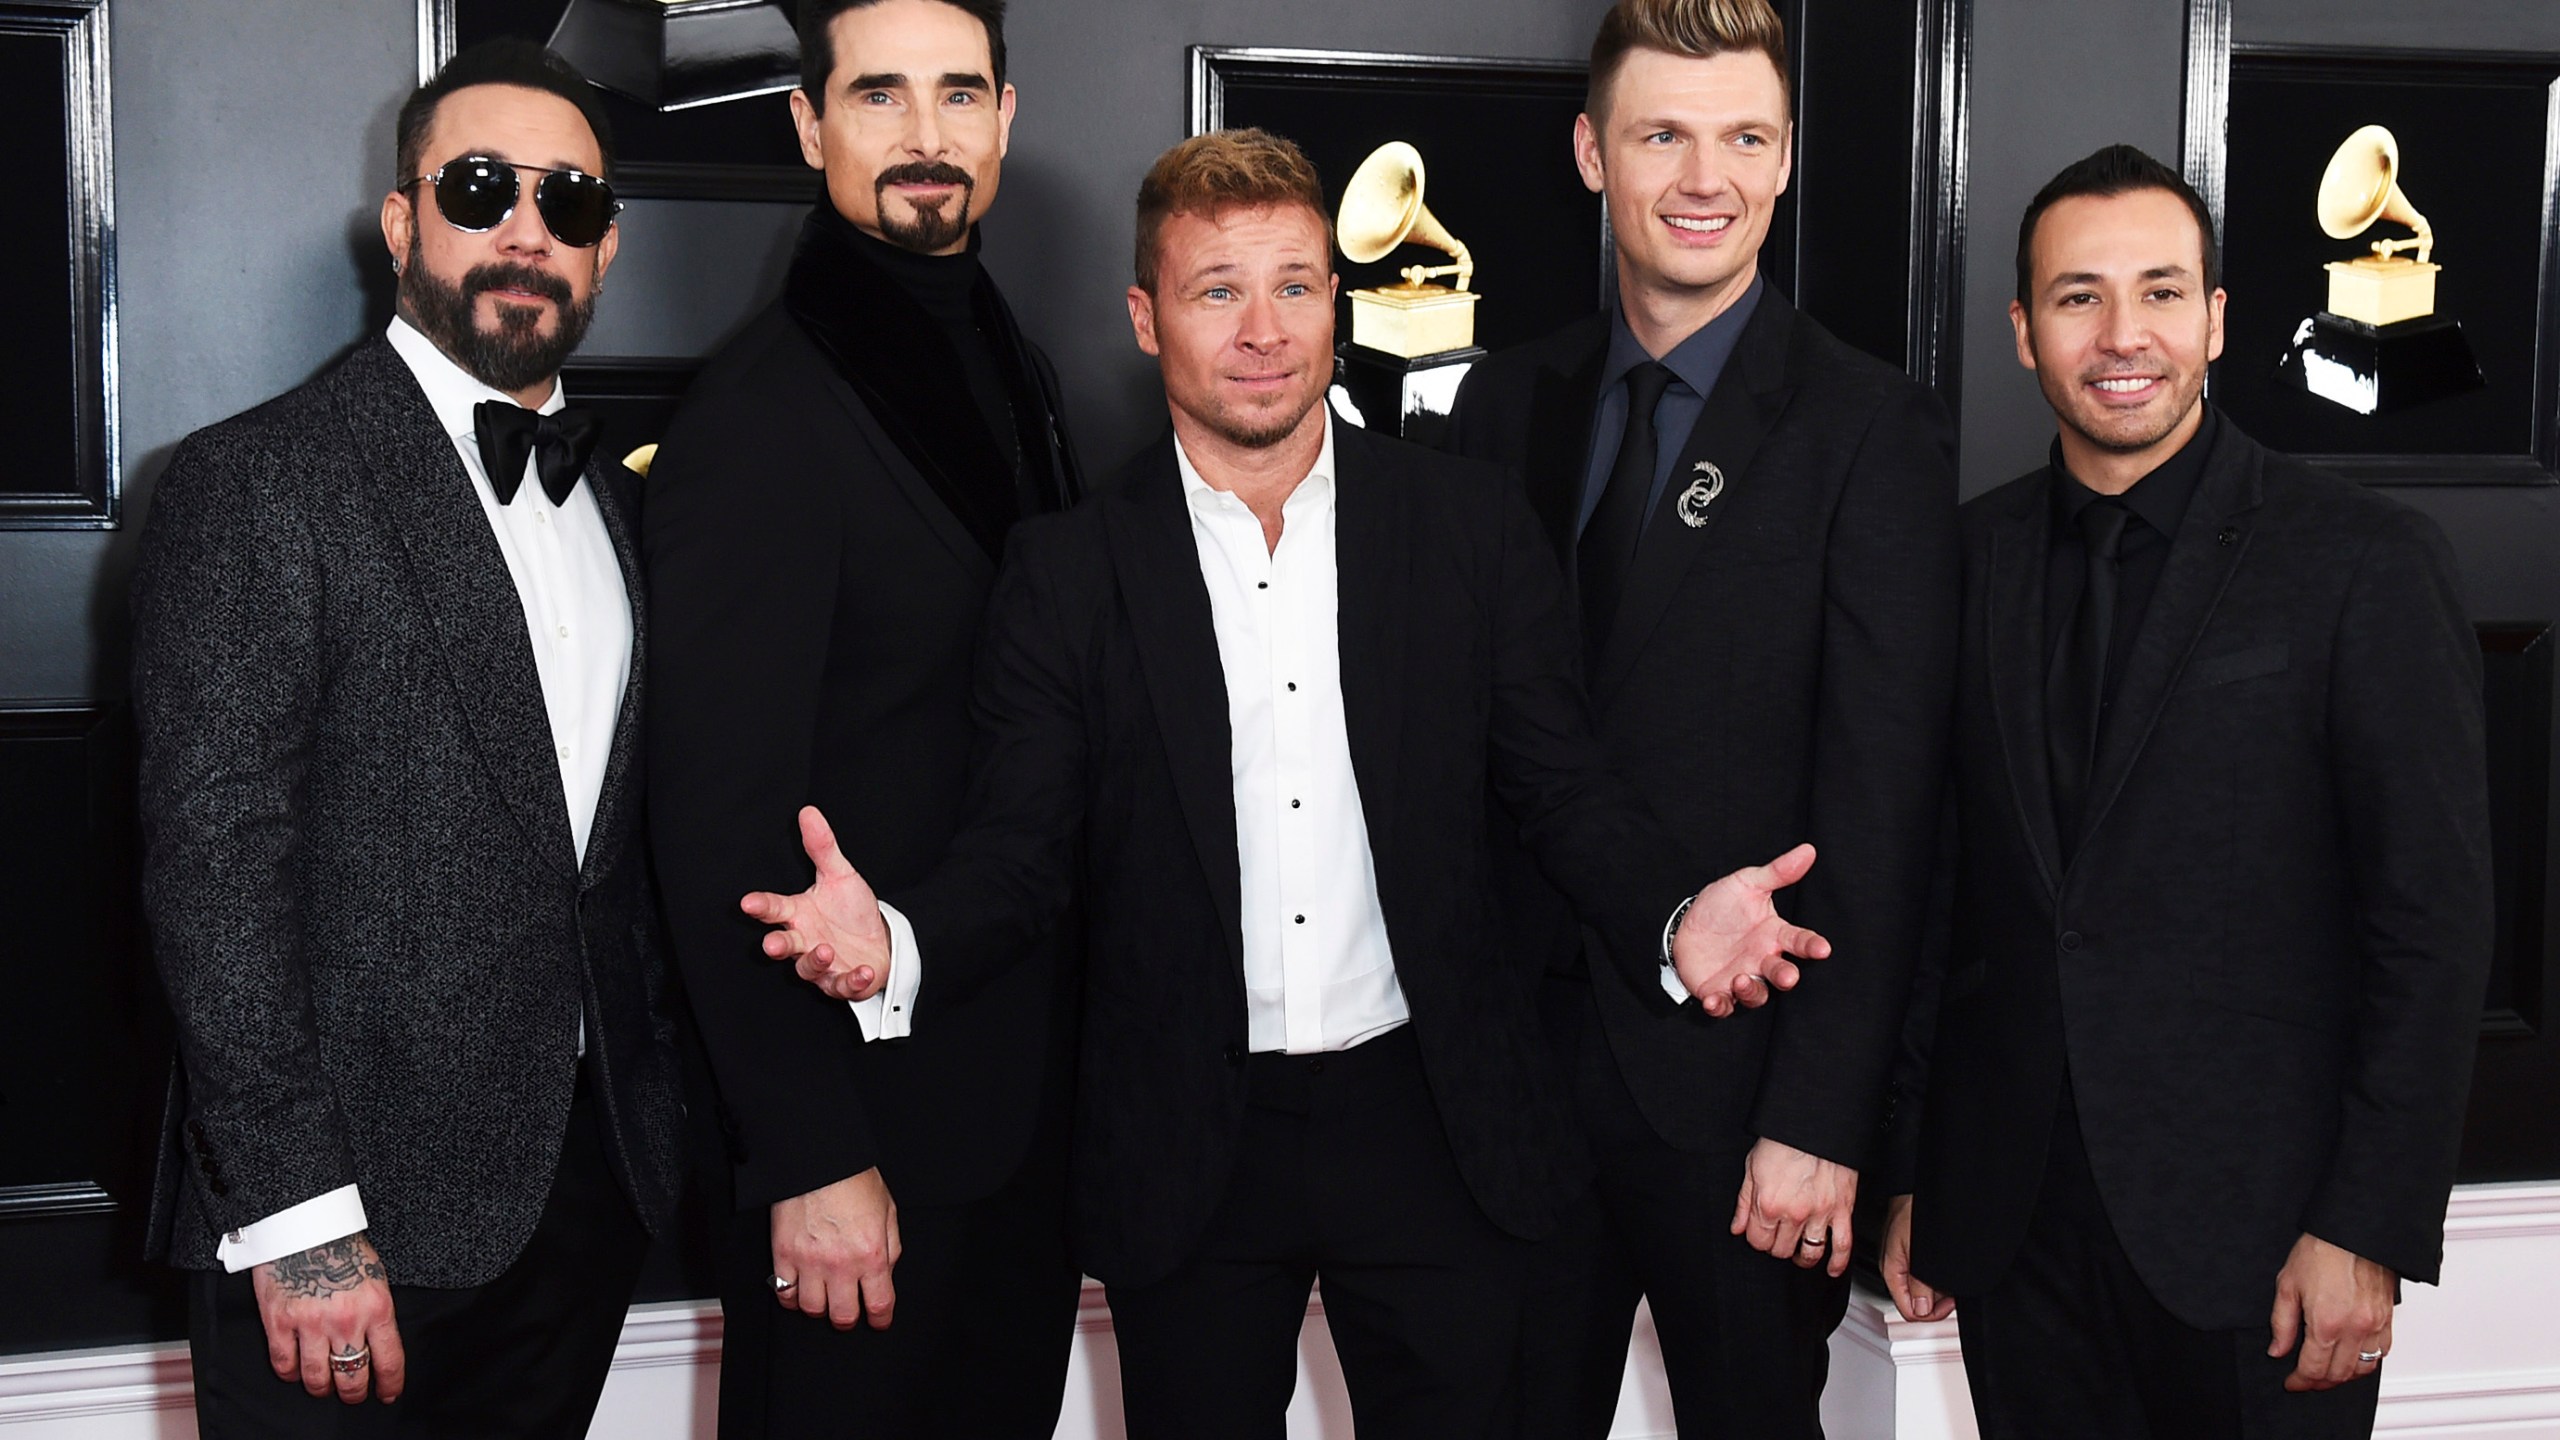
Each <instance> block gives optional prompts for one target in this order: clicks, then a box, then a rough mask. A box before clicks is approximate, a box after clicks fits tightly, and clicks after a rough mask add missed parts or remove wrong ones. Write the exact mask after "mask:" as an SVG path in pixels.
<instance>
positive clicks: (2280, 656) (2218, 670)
mask: <svg viewBox="0 0 2560 1440" xmlns="http://www.w3.org/2000/svg"><path fill="white" fill-rule="evenodd" d="M2290 663H2291V661H2290V660H2289V658H2288V657H2287V655H2286V652H2285V644H2284V642H2283V641H2281V640H2279V641H2277V642H2276V643H2275V644H2273V645H2255V646H2251V647H2250V648H2249V649H2246V650H2231V651H2226V652H2224V653H2222V654H2220V655H2206V656H2201V657H2198V658H2197V659H2194V660H2191V661H2189V662H2187V673H2186V675H2185V677H2184V678H2183V679H2181V680H2180V681H2179V683H2178V693H2180V694H2182V695H2183V694H2185V693H2187V692H2188V691H2191V690H2209V689H2211V688H2213V687H2214V686H2217V685H2233V684H2237V683H2239V682H2240V681H2243V680H2255V679H2257V678H2258V677H2260V676H2262V675H2278V674H2282V673H2283V672H2284V669H2285V667H2286V666H2287V665H2288V664H2290Z"/></svg>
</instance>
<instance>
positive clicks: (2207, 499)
mask: <svg viewBox="0 0 2560 1440" xmlns="http://www.w3.org/2000/svg"><path fill="white" fill-rule="evenodd" d="M2261 461H2262V457H2261V455H2260V454H2259V452H2258V450H2257V447H2255V446H2254V445H2252V444H2250V443H2249V442H2248V440H2247V439H2246V437H2244V436H2241V435H2239V434H2238V433H2237V432H2236V431H2235V430H2234V429H2233V428H2232V427H2230V426H2228V425H2226V426H2224V427H2223V428H2222V433H2221V435H2220V437H2219V438H2218V439H2217V440H2216V441H2215V443H2214V448H2213V453H2212V454H2211V455H2210V456H2208V457H2207V458H2206V460H2205V470H2204V475H2203V477H2202V478H2201V479H2199V480H2198V481H2197V483H2196V493H2195V498H2194V499H2193V500H2191V501H2189V502H2188V504H2187V516H2186V519H2184V520H2183V521H2181V522H2179V525H2178V535H2177V539H2176V540H2174V541H2172V542H2171V544H2170V546H2169V558H2168V561H2167V563H2166V564H2165V565H2163V566H2162V567H2161V570H2160V583H2159V586H2158V588H2157V589H2155V590H2153V591H2152V592H2151V606H2150V608H2149V609H2148V610H2146V611H2144V612H2143V616H2142V626H2141V628H2140V629H2138V630H2136V631H2135V632H2134V636H2133V650H2132V652H2131V653H2129V654H2127V655H2126V656H2125V659H2124V676H2123V678H2122V679H2121V680H2119V681H2118V682H2117V685H2116V701H2115V704H2114V705H2113V706H2112V707H2111V708H2110V710H2109V713H2108V716H2107V721H2106V725H2105V728H2104V729H2103V730H2102V731H2101V732H2100V734H2099V736H2098V756H2097V762H2096V764H2094V765H2093V766H2091V767H2090V771H2089V808H2088V819H2087V821H2086V822H2085V823H2084V824H2083V825H2082V827H2081V831H2080V833H2081V834H2082V835H2083V836H2084V837H2085V836H2087V835H2090V834H2093V833H2095V832H2096V830H2097V828H2098V826H2099V825H2100V824H2102V823H2104V822H2105V820H2106V818H2107V811H2108V809H2109V808H2110V807H2111V806H2113V805H2114V803H2115V798H2116V796H2117V794H2118V793H2119V792H2121V791H2122V790H2123V789H2124V782H2125V776H2126V775H2127V774H2128V773H2129V772H2130V771H2131V770H2132V769H2133V763H2134V760H2135V759H2136V758H2137V757H2139V756H2140V755H2141V753H2142V747H2143V746H2144V745H2145V744H2146V743H2148V742H2149V741H2150V739H2151V730H2152V727H2153V726H2155V725H2157V724H2158V723H2159V721H2160V710H2161V707H2162V706H2164V705H2166V704H2167V703H2168V700H2169V695H2170V692H2171V691H2173V690H2175V689H2176V688H2177V684H2178V676H2179V674H2180V672H2182V671H2184V670H2185V669H2186V666H2187V657H2188V655H2190V654H2192V653H2193V652H2194V650H2195V647H2196V641H2197V640H2199V639H2201V638H2203V635H2204V627H2205V624H2206V622H2208V621H2210V620H2211V619H2212V618H2213V612H2214V608H2215V607H2216V606H2218V605H2220V604H2221V603H2222V592H2223V591H2224V590H2226V589H2228V588H2230V585H2231V577H2232V576H2233V575H2234V574H2235V573H2237V572H2238V570H2239V569H2240V562H2241V560H2242V559H2243V558H2244V557H2245V556H2247V555H2248V553H2249V538H2250V536H2249V531H2248V530H2247V529H2246V528H2244V527H2241V526H2238V525H2234V524H2232V523H2231V522H2232V521H2234V520H2236V519H2238V518H2239V517H2240V516H2243V515H2245V514H2247V513H2249V512H2250V511H2252V510H2255V509H2256V508H2258V501H2259V496H2260V490H2259V467H2260V464H2261ZM2083 848H2084V849H2085V848H2086V847H2085V846H2084V847H2083Z"/></svg>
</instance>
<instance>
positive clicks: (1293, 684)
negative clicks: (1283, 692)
mask: <svg viewBox="0 0 2560 1440" xmlns="http://www.w3.org/2000/svg"><path fill="white" fill-rule="evenodd" d="M1297 688H1298V682H1297V681H1295V680H1292V681H1290V682H1289V689H1290V690H1291V691H1292V692H1295V691H1296V690H1297Z"/></svg>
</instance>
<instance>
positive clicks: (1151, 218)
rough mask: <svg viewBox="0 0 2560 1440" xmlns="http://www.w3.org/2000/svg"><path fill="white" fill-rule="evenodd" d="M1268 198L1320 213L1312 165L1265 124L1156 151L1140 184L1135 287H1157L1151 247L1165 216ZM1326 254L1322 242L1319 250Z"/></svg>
mask: <svg viewBox="0 0 2560 1440" xmlns="http://www.w3.org/2000/svg"><path fill="white" fill-rule="evenodd" d="M1273 205H1304V206H1306V207H1307V208H1308V209H1310V210H1312V211H1314V212H1315V213H1316V218H1317V219H1318V220H1319V221H1321V220H1322V219H1323V218H1324V184H1323V182H1322V181H1319V180H1318V179H1317V178H1316V167H1315V166H1314V165H1313V164H1311V163H1310V162H1309V161H1308V159H1307V157H1306V152H1304V151H1302V150H1300V149H1299V148H1298V147H1297V146H1296V145H1294V144H1291V143H1290V142H1289V141H1288V140H1285V139H1283V138H1281V137H1280V136H1278V135H1274V134H1272V133H1271V132H1270V131H1268V130H1212V131H1210V132H1209V133H1208V134H1206V135H1194V136H1192V137H1191V138H1190V139H1188V140H1185V141H1183V142H1182V143H1181V144H1179V145H1176V146H1174V147H1173V148H1172V149H1170V150H1167V151H1166V152H1164V153H1163V154H1162V155H1159V156H1157V157H1156V163H1155V164H1154V165H1153V166H1151V167H1149V169H1148V170H1147V178H1146V179H1144V180H1142V181H1140V182H1139V183H1138V288H1139V289H1141V290H1144V291H1146V292H1147V293H1148V294H1150V295H1153V294H1154V293H1156V250H1157V245H1158V242H1159V240H1160V239H1161V238H1162V236H1163V234H1164V222H1166V221H1167V220H1170V219H1172V218H1173V217H1174V216H1176V215H1216V214H1218V213H1219V212H1221V211H1224V210H1235V209H1242V210H1259V209H1262V208H1264V207H1266V206H1273ZM1327 228H1328V229H1330V228H1331V227H1329V226H1328V227H1327ZM1332 254H1333V247H1332V246H1331V245H1330V244H1327V245H1326V247H1325V255H1326V256H1327V257H1328V259H1329V258H1330V257H1331V256H1332Z"/></svg>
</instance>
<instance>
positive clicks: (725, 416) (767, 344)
mask: <svg viewBox="0 0 2560 1440" xmlns="http://www.w3.org/2000/svg"><path fill="white" fill-rule="evenodd" d="M800 26H801V30H800V34H801V71H802V73H801V81H802V83H801V88H800V90H799V91H798V92H797V93H795V94H794V95H793V96H792V97H791V105H792V112H793V115H794V117H795V119H796V121H797V123H798V127H799V136H800V145H801V154H802V155H803V157H804V158H805V159H806V160H807V162H808V163H809V165H810V166H811V167H812V168H813V169H816V170H818V171H820V172H822V173H823V175H824V177H825V198H824V200H823V201H821V203H819V204H818V205H817V206H815V207H814V208H813V209H812V211H811V213H810V215H809V217H808V220H807V222H806V223H805V225H804V226H803V228H802V231H801V235H800V240H799V246H798V250H797V253H796V254H795V255H794V257H793V259H792V263H791V269H790V273H789V277H788V278H787V280H786V281H785V282H784V285H783V292H782V295H781V297H780V298H779V299H778V300H777V301H776V302H775V304H774V305H773V306H772V308H771V309H769V310H767V311H766V312H765V313H764V314H762V315H761V316H758V317H757V318H755V319H754V320H752V321H750V322H749V323H748V325H747V327H746V329H745V330H744V331H743V332H742V333H741V334H740V335H739V336H738V338H737V339H736V340H735V341H734V342H732V343H731V344H730V345H729V346H728V347H727V348H726V349H724V350H723V351H722V352H721V353H720V354H718V355H717V356H715V357H713V359H712V360H711V362H710V364H709V365H708V366H706V367H705V369H704V371H703V373H702V375H701V378H699V379H698V380H697V381H695V382H694V385H693V387H692V390H691V392H690V393H689V395H688V396H687V398H686V401H685V405H684V408H683V410H682V411H681V412H680V413H679V414H678V415H677V417H676V420H675V423H674V425H673V426H672V427H670V429H669V430H668V433H667V435H666V439H665V443H664V444H663V445H662V446H661V447H660V449H659V452H658V456H657V460H656V463H655V464H654V465H653V466H652V467H651V469H650V472H649V499H648V505H647V543H646V546H645V547H644V548H645V549H646V551H647V555H648V573H649V588H650V595H651V598H652V600H653V601H654V603H655V606H656V610H655V614H656V615H658V616H659V617H661V620H662V623H661V625H660V626H659V629H658V632H657V634H656V635H655V636H654V637H653V638H654V642H655V645H654V648H653V650H652V652H651V662H650V663H651V666H652V670H651V674H650V704H649V725H648V728H649V817H650V838H651V842H652V847H653V852H654V854H655V857H656V864H657V874H658V877H659V879H660V881H661V883H663V884H664V886H665V887H666V895H667V911H666V913H667V924H668V930H669V933H670V935H671V937H672V939H673V940H674V942H675V953H676V961H677V963H678V964H679V965H680V966H681V967H683V971H684V977H685V988H686V993H687V995H688V997H689V998H690V1000H691V1002H692V1006H693V1010H694V1013H695V1014H696V1016H697V1017H698V1018H699V1020H700V1024H701V1032H702V1037H703V1041H704V1044H705V1049H706V1050H707V1052H708V1055H709V1059H710V1062H711V1067H712V1070H713V1073H714V1075H715V1077H716V1078H717V1080H718V1082H719V1091H720V1099H721V1106H720V1118H721V1121H722V1124H723V1128H724V1129H725V1131H726V1132H727V1140H728V1143H729V1146H730V1156H731V1165H730V1167H729V1173H730V1178H731V1179H732V1181H733V1183H734V1186H735V1201H736V1205H737V1217H736V1220H735V1222H734V1226H733V1231H732V1234H731V1236H730V1239H729V1244H728V1247H727V1259H726V1268H725V1276H724V1280H723V1287H722V1303H723V1309H724V1310H725V1312H726V1316H727V1330H726V1334H725V1338H724V1340H723V1344H722V1352H721V1377H720V1378H721V1394H720V1433H721V1434H722V1435H724V1436H730V1437H739V1436H781V1435H793V1436H800V1435H806V1436H813V1437H817V1436H823V1437H840V1436H845V1435H858V1436H863V1437H883V1436H950V1437H955V1440H1010V1437H1024V1440H1033V1437H1037V1440H1046V1437H1047V1436H1048V1435H1049V1434H1050V1433H1051V1432H1052V1430H1053V1429H1055V1427H1056V1424H1057V1417H1058V1407H1059V1403H1060V1401H1061V1398H1062V1397H1063V1394H1064V1390H1065V1383H1066V1368H1067V1357H1068V1351H1069V1348H1070V1346H1071V1344H1072V1342H1073V1339H1074V1334H1075V1311H1076V1301H1077V1295H1078V1291H1079V1277H1078V1275H1077V1271H1076V1268H1075V1266H1074V1264H1073V1263H1071V1262H1070V1261H1069V1259H1068V1257H1067V1249H1066V1237H1065V1219H1064V1215H1065V1198H1064V1194H1065V1183H1066V1181H1065V1130H1066V1101H1067V1086H1068V1075H1067V1067H1068V1061H1069V1057H1070V1055H1071V1053H1072V1052H1071V1049H1070V1040H1071V1036H1072V1026H1073V1024H1074V1014H1073V1006H1072V1004H1071V1003H1068V1002H1067V1001H1065V1000H1064V999H1062V998H1061V996H1060V994H1059V990H1060V985H1059V978H1058V977H1059V973H1060V970H1061V968H1062V957H1061V955H1060V951H1059V942H1058V941H1057V940H1056V938H1055V937H1053V936H1043V937H1039V938H1037V939H1035V940H1033V941H1032V942H1031V943H1028V944H1026V945H1024V946H1023V947H1021V949H1020V950H1019V951H1018V952H1017V953H1016V954H1014V955H1013V956H1012V957H1011V959H1012V961H1013V963H1012V964H1011V965H1010V966H1009V967H1007V968H1006V970H1005V972H1004V974H1003V975H1002V976H1000V977H999V978H998V979H996V980H995V981H994V982H993V983H991V984H989V985H988V986H987V987H985V989H984V990H983V991H982V992H980V993H977V994H974V995H972V996H969V997H967V998H955V997H954V996H953V995H952V994H951V992H950V991H949V990H948V988H947V987H946V989H945V990H944V991H943V992H942V994H941V996H940V997H939V998H937V997H936V995H934V994H931V993H927V994H924V995H922V996H921V997H919V996H917V995H916V994H915V993H914V986H913V985H912V984H911V983H910V984H907V985H905V987H904V988H903V989H901V988H899V986H898V984H897V983H896V981H897V980H898V979H899V978H900V977H893V984H892V990H893V993H892V995H891V996H890V997H888V998H887V999H885V1000H874V1001H871V1002H868V1003H866V1004H865V1005H864V1006H861V1007H857V1008H856V1010H855V1011H853V1012H849V1011H848V1009H847V1007H846V1006H844V1005H843V1004H840V1003H835V1002H831V1001H828V1000H827V999H826V998H825V997H823V996H821V995H819V994H818V993H817V992H816V991H815V990H813V989H811V988H810V987H808V986H805V985H802V984H801V983H800V982H799V981H798V980H796V979H795V978H793V976H792V974H791V971H790V968H789V967H788V966H783V965H777V964H775V963H774V962H772V961H770V960H767V959H766V958H765V957H764V956H763V954H762V953H761V952H760V950H759V948H758V930H757V928H756V927H755V926H754V925H753V924H751V923H749V922H748V921H747V919H746V917H745V916H744V915H742V914H740V913H739V910H738V900H739V897H740V896H742V895H744V894H746V893H747V892H749V891H751V890H797V889H799V888H800V887H801V886H803V885H805V884H807V883H808V881H809V877H810V873H811V872H810V869H809V862H808V861H807V860H806V859H805V858H804V857H803V856H802V854H801V850H800V835H799V830H798V827H797V825H796V823H795V821H794V816H795V814H796V813H797V812H798V810H799V809H800V807H801V806H803V805H807V804H811V803H815V804H818V805H822V806H824V807H825V809H826V812H827V813H828V814H829V815H832V816H836V817H838V821H839V824H840V825H841V826H842V830H841V832H840V834H841V838H842V841H843V845H844V851H845V853H846V854H848V855H850V856H852V857H854V859H855V860H856V861H857V862H858V863H860V864H861V865H862V866H863V867H864V869H865V871H866V873H873V874H877V875H881V876H884V877H885V876H894V877H898V878H899V879H900V880H905V879H910V878H914V877H918V876H921V875H922V874H924V873H925V871H926V870H928V869H929V868H931V866H932V864H933V862H934V861H935V860H936V859H937V858H938V857H939V856H940V855H941V853H942V849H943V845H944V842H945V841H946V840H947V839H948V838H949V837H950V834H951V828H952V825H953V823H954V822H955V821H956V819H957V818H958V816H959V814H960V811H961V798H962V793H963V790H964V787H965V784H966V779H967V770H968V760H969V749H970V734H971V727H970V722H969V694H970V677H971V675H972V673H973V669H974V665H975V655H976V649H977V637H978V630H979V618H980V615H981V614H982V612H983V611H984V610H985V608H986V603H987V595H988V592H989V589H990V587H991V586H992V585H993V584H994V581H995V575H996V561H997V557H998V556H999V555H1000V554H1001V553H1002V551H1003V549H1004V546H1005V543H1006V536H1007V534H1008V532H1009V531H1010V530H1011V529H1012V527H1013V524H1014V522H1015V521H1016V520H1017V519H1020V518H1022V517H1025V516H1031V515H1037V514H1040V513H1043V512H1046V511H1052V510H1057V509H1061V508H1063V507H1064V506H1066V505H1068V504H1069V503H1071V502H1072V501H1073V500H1074V499H1075V497H1076V496H1077V494H1078V493H1079V491H1080V490H1081V488H1082V487H1081V485H1080V483H1079V479H1078V474H1077V470H1076V461H1075V454H1074V451H1073V450H1072V448H1070V447H1069V445H1068V444H1067V443H1066V440H1065V439H1064V437H1063V434H1062V432H1061V428H1060V424H1059V418H1058V417H1059V402H1058V386H1057V381H1056V377H1055V375H1054V374H1053V373H1052V372H1051V370H1050V368H1049V365H1048V362H1047V360H1046V359H1045V358H1043V357H1042V356H1041V354H1040V352H1039V350H1038V349H1037V348H1036V347H1034V346H1033V345H1031V344H1030V343H1029V342H1028V341H1027V340H1026V339H1025V338H1024V337H1023V335H1022V332H1021V330H1020V328H1019V327H1018V326H1017V325H1016V324H1015V322H1014V318H1013V313H1012V311H1011V309H1010V308H1009V307H1008V306H1007V305H1006V304H1005V300H1004V297H1003V295H1002V294H1001V293H1000V292H999V291H998V290H997V288H996V286H995V284H994V282H993V280H992V279H991V278H990V277H989V276H988V274H987V273H986V271H985V270H984V269H983V268H982V267H981V266H980V265H979V262H978V256H977V250H978V231H977V224H978V222H979V221H980V220H981V219H982V218H983V217H984V216H985V215H986V213H987V209H988V206H989V205H990V204H992V203H993V202H994V200H995V197H996V191H997V185H998V181H999V179H1000V178H1001V175H1002V170H1003V158H1004V153H1005V147H1006V143H1007V141H1008V139H1009V137H1010V134H1011V129H1012V123H1013V114H1014V91H1013V87H1011V86H1009V85H1007V84H1006V83H1005V48H1004V7H1003V5H1002V3H1001V0H948V3H946V0H808V3H805V4H803V5H802V7H801V14H800ZM884 883H885V882H884ZM919 1005H921V1007H922V1013H923V1018H922V1019H921V1021H919V1022H918V1023H916V1024H915V1026H914V1030H913V1033H912V1034H911V1035H910V1034H909V1033H908V1022H909V1020H910V1019H912V1018H914V1017H915V1015H916V1011H917V1007H918V1006H919ZM866 1012H867V1013H866Z"/></svg>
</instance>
